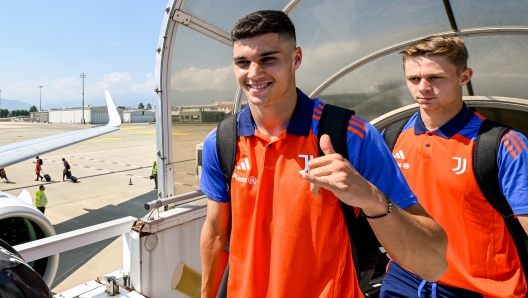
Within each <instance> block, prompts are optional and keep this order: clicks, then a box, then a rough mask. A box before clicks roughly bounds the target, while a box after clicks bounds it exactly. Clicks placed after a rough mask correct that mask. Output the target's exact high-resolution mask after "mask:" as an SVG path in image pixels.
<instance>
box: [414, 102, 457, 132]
mask: <svg viewBox="0 0 528 298" xmlns="http://www.w3.org/2000/svg"><path fill="white" fill-rule="evenodd" d="M463 106H464V104H463V102H462V101H460V102H459V104H457V105H453V106H449V107H443V108H440V109H435V110H427V109H422V108H420V117H421V118H422V121H423V123H424V125H425V127H426V128H427V129H428V130H435V129H438V128H440V127H442V125H444V124H446V123H447V122H449V120H451V119H453V118H454V117H455V116H456V115H457V114H458V113H459V112H460V111H461V110H462V108H463Z"/></svg>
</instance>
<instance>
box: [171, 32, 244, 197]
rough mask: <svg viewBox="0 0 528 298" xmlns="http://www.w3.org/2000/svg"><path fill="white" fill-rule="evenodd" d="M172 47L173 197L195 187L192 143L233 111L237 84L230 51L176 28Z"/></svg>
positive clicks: (195, 161) (203, 136) (203, 137)
mask: <svg viewBox="0 0 528 298" xmlns="http://www.w3.org/2000/svg"><path fill="white" fill-rule="evenodd" d="M174 48H175V49H176V50H175V51H174V56H173V57H172V69H171V100H172V111H171V113H172V152H173V162H174V167H173V170H174V195H177V194H181V193H186V192H190V191H194V190H198V189H199V180H198V178H197V176H196V174H197V172H196V171H197V160H196V151H197V147H196V145H197V144H199V143H202V142H203V140H204V139H205V137H206V136H207V134H208V133H209V132H210V131H211V130H212V129H213V128H215V127H216V125H217V124H218V122H219V121H220V120H222V119H223V118H225V117H226V116H227V113H226V112H231V110H232V107H233V99H234V96H235V91H236V87H237V83H236V80H235V76H234V73H233V65H232V57H233V54H232V48H231V47H229V46H227V45H225V44H223V43H220V42H218V41H216V40H213V39H211V38H209V37H207V36H205V35H202V34H200V33H198V32H196V31H193V30H191V29H189V28H187V27H185V26H179V27H178V33H177V37H176V42H175V44H174ZM226 108H227V110H225V109H226Z"/></svg>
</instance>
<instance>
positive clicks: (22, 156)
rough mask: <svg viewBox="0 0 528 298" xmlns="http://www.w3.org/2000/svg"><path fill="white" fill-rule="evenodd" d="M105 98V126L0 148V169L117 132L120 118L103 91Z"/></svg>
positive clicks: (108, 95) (107, 94)
mask: <svg viewBox="0 0 528 298" xmlns="http://www.w3.org/2000/svg"><path fill="white" fill-rule="evenodd" d="M105 96H106V106H107V108H108V118H109V121H108V124H107V125H105V126H99V127H94V128H90V129H83V130H79V131H73V132H67V133H63V134H58V135H54V136H49V137H43V138H39V139H35V140H28V141H23V142H18V143H14V144H9V145H4V146H0V168H5V167H7V166H10V165H12V164H15V163H17V162H21V161H24V160H27V159H29V158H34V157H35V156H39V155H42V154H44V153H48V152H51V151H54V150H57V149H60V148H63V147H66V146H69V145H72V144H75V143H78V142H82V141H85V140H88V139H91V138H93V137H97V136H100V135H103V134H107V133H109V132H113V131H116V130H119V126H120V125H121V117H119V113H118V112H117V109H116V107H115V104H114V101H113V100H112V97H111V96H110V92H108V91H107V90H105Z"/></svg>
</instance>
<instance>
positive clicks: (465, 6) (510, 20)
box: [450, 0, 528, 29]
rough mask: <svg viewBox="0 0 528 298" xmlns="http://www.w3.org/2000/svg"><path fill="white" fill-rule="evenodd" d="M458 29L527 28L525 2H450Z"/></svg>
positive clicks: (512, 0)
mask: <svg viewBox="0 0 528 298" xmlns="http://www.w3.org/2000/svg"><path fill="white" fill-rule="evenodd" d="M450 3H451V8H452V9H453V14H454V16H455V20H456V23H457V26H458V29H469V28H476V27H491V26H527V25H528V19H527V18H526V12H527V11H528V2H527V1H518V0H502V1H494V0H451V1H450Z"/></svg>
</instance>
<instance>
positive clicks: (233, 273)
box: [200, 11, 446, 298]
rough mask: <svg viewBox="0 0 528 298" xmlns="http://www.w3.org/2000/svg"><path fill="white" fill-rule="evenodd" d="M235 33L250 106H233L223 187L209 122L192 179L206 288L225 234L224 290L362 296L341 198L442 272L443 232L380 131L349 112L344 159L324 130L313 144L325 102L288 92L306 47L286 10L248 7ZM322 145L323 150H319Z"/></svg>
mask: <svg viewBox="0 0 528 298" xmlns="http://www.w3.org/2000/svg"><path fill="white" fill-rule="evenodd" d="M232 38H233V41H234V44H233V61H234V71H235V76H236V78H237V80H238V83H239V86H240V88H241V89H242V90H243V91H244V92H245V94H246V96H247V98H248V105H247V106H246V108H244V109H243V110H242V111H240V113H239V114H238V115H237V117H238V129H237V131H238V137H237V157H236V164H237V165H238V167H236V168H235V169H234V172H233V177H229V179H231V188H230V190H229V191H227V190H226V179H225V178H224V176H223V173H222V170H221V168H220V165H219V159H218V152H217V151H216V131H213V132H212V133H211V134H210V135H209V136H208V137H207V138H206V140H205V142H204V146H203V172H202V178H201V181H200V186H201V189H202V190H203V192H204V193H205V194H206V195H207V196H208V197H209V200H208V204H207V217H206V220H205V223H204V226H203V229H202V234H201V239H200V246H201V260H202V273H203V275H202V297H216V294H217V290H218V286H219V284H220V281H221V278H222V274H223V272H224V268H225V265H226V262H227V259H228V255H227V253H226V252H225V251H224V247H225V245H226V242H227V240H228V238H229V239H230V252H229V264H230V275H229V281H228V284H227V294H228V297H256V298H258V297H340V298H347V297H363V295H362V293H361V292H360V290H359V287H358V283H357V277H356V273H355V271H354V264H353V261H352V253H351V248H350V239H349V236H348V233H347V229H346V225H345V223H344V219H343V213H342V210H341V203H340V201H342V202H344V203H346V204H349V205H352V206H357V207H360V208H362V209H363V212H364V214H365V215H366V216H371V217H379V218H377V219H369V222H370V224H371V226H372V228H373V229H374V231H375V233H376V235H377V236H378V237H379V239H380V241H381V243H382V244H383V246H384V247H385V248H386V249H387V251H388V252H389V253H390V255H391V257H393V258H394V259H397V260H399V261H400V262H403V263H405V264H406V266H409V267H410V268H412V270H413V271H415V272H421V274H424V275H426V276H427V278H428V279H430V280H436V279H437V278H439V277H440V275H441V274H442V273H443V272H444V271H445V269H446V262H445V255H444V253H445V247H446V238H445V234H444V233H443V231H442V229H441V228H440V226H439V225H438V224H437V223H436V222H435V221H434V220H432V219H431V218H430V217H429V216H428V215H427V213H426V212H424V210H423V208H422V207H421V206H420V205H419V204H418V203H417V201H416V198H415V196H414V194H413V193H412V192H411V191H410V189H409V188H408V186H407V184H406V182H405V180H404V179H403V177H402V176H401V172H400V171H399V169H398V167H397V165H396V163H395V161H394V159H393V158H392V156H391V155H390V152H389V151H388V150H387V149H386V146H385V145H384V144H383V140H382V139H381V136H380V135H379V134H378V133H377V132H376V130H375V129H374V128H373V127H372V126H371V125H370V124H369V123H368V122H367V121H365V120H364V119H362V118H361V117H358V116H355V115H354V116H352V117H351V119H350V123H351V124H350V125H349V129H348V131H347V132H348V134H347V140H348V150H349V156H350V160H346V159H344V158H343V157H342V156H341V155H339V154H336V153H335V152H334V150H333V148H332V144H331V142H330V139H329V138H328V136H326V135H325V136H322V137H321V140H320V143H319V141H318V138H317V129H318V125H319V118H320V115H321V110H322V108H323V107H324V103H323V102H321V101H320V100H318V99H310V98H309V97H308V96H306V95H305V94H304V93H302V92H301V91H300V90H298V89H296V83H295V72H296V70H297V69H298V68H299V67H300V66H301V62H302V50H301V48H299V47H297V46H296V41H295V27H294V25H293V23H292V22H291V20H290V19H289V17H288V16H287V15H286V14H285V13H284V12H282V11H259V12H255V13H252V14H250V15H248V16H245V17H243V18H242V19H240V20H238V21H237V22H236V24H235V26H234V28H233V30H232ZM319 145H320V146H321V148H322V150H323V152H324V153H325V156H319V157H318V146H319ZM310 155H313V156H314V157H315V158H314V159H312V160H310V161H309V162H308V167H306V162H307V161H305V158H304V156H310ZM306 160H307V159H306ZM242 164H243V166H242ZM305 168H308V170H307V171H305V170H304V169H305ZM385 194H386V195H385ZM389 198H390V199H389ZM391 200H392V201H393V202H394V203H393V206H392V209H390V207H389V206H390V202H391ZM402 208H403V209H402Z"/></svg>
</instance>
